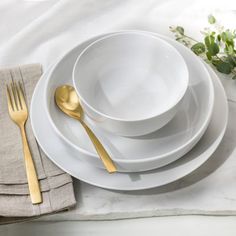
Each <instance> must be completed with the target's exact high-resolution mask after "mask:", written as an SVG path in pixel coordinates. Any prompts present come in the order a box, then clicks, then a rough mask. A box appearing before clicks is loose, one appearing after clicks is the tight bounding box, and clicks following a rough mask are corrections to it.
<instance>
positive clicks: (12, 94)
mask: <svg viewBox="0 0 236 236" xmlns="http://www.w3.org/2000/svg"><path fill="white" fill-rule="evenodd" d="M9 94H10V96H11V104H12V108H13V111H16V110H17V107H16V99H15V94H14V88H13V84H12V82H11V83H10V89H9Z"/></svg>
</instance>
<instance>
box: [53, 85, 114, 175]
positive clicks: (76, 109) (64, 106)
mask: <svg viewBox="0 0 236 236" xmlns="http://www.w3.org/2000/svg"><path fill="white" fill-rule="evenodd" d="M55 102H56V104H57V106H58V107H59V108H60V110H61V111H63V112H64V113H65V114H67V115H68V116H70V117H72V118H74V119H76V120H78V121H79V122H80V123H81V125H82V126H83V127H84V129H85V130H86V132H87V134H88V136H89V138H90V140H91V141H92V143H93V145H94V147H95V149H96V151H97V153H98V155H99V157H100V158H101V160H102V162H103V164H104V166H105V168H106V169H107V171H108V172H109V173H113V172H116V171H117V169H116V166H115V165H114V163H113V161H112V159H111V158H110V156H109V154H108V153H107V152H106V150H105V148H104V147H103V145H102V144H101V142H100V141H99V140H98V138H97V137H96V135H95V134H94V133H93V131H92V130H91V129H90V128H89V127H88V126H87V125H86V123H84V121H83V114H84V113H83V109H82V107H81V105H80V101H79V97H78V96H77V94H76V91H75V89H74V88H73V87H72V86H70V85H62V86H60V87H58V88H57V89H56V91H55Z"/></svg>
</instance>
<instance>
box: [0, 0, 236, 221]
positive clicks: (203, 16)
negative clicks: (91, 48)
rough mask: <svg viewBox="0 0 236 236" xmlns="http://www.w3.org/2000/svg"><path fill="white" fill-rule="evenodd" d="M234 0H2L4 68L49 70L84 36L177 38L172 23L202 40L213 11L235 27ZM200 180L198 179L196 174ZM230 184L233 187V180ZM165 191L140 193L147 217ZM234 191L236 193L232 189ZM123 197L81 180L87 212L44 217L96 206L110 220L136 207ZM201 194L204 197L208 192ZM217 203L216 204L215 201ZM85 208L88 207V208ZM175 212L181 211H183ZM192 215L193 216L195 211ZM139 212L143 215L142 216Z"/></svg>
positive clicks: (231, 207) (216, 175) (211, 177)
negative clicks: (119, 33) (129, 33)
mask: <svg viewBox="0 0 236 236" xmlns="http://www.w3.org/2000/svg"><path fill="white" fill-rule="evenodd" d="M234 2H235V1H203V0H192V1H187V0H179V1H177V0H176V1H175V0H145V1H142V0H125V1H121V0H61V1H58V0H25V1H23V0H1V1H0V17H1V21H0V32H1V37H0V66H11V65H18V64H25V63H32V62H37V63H38V62H40V63H42V64H43V67H44V70H46V69H47V68H48V67H49V66H50V65H51V64H52V63H54V62H55V61H56V60H57V59H58V58H59V57H60V56H62V55H63V54H64V53H65V52H66V51H68V50H69V49H71V48H72V47H74V46H75V45H76V44H78V43H80V42H82V41H83V40H85V39H87V38H89V37H91V36H94V35H97V34H101V33H105V32H109V31H115V30H121V29H141V30H150V31H153V32H158V33H162V34H164V35H167V36H170V37H173V35H172V34H171V33H170V32H169V29H168V27H169V26H170V25H183V26H184V28H185V30H186V32H187V33H188V34H190V35H192V36H193V37H195V38H197V39H200V38H201V34H200V33H199V30H200V29H202V28H203V27H204V26H206V25H207V15H208V14H209V13H213V14H214V15H215V16H216V17H217V18H218V19H219V20H220V22H221V23H222V24H223V25H226V26H229V27H234V28H235V22H236V12H235V11H231V9H233V8H234V9H235V7H234V5H236V3H234ZM213 9H214V10H213ZM219 9H221V10H219ZM222 9H223V10H222ZM222 82H223V85H224V87H225V89H226V93H227V96H228V98H229V100H231V101H236V92H235V91H236V82H234V81H231V80H230V79H229V78H223V79H222ZM230 109H231V119H233V117H235V116H236V105H235V104H234V102H230ZM234 114H235V115H234ZM232 124H233V122H232ZM231 128H232V132H233V131H234V132H235V129H234V127H233V126H232V127H230V129H231ZM235 141H236V140H235V139H234V138H232V137H231V136H229V137H228V136H227V137H226V139H225V143H223V144H222V147H223V149H221V151H218V154H216V155H222V156H225V155H227V158H228V157H231V158H233V157H234V156H235V150H234V149H235V148H234V143H236V142H235ZM228 143H229V144H230V146H229V147H228V146H227V145H228ZM227 158H226V159H227ZM222 164H223V163H222ZM225 164H227V162H225ZM231 164H232V163H231ZM231 164H230V165H229V166H228V170H229V171H231V173H232V175H231V177H230V179H229V180H228V181H232V180H233V179H234V178H235V177H236V176H235V175H236V171H234V169H233V167H234V166H232V165H231ZM235 166H236V163H235ZM220 171H221V164H220V165H219V168H218V167H217V171H215V172H214V171H212V173H209V174H208V175H207V177H205V178H203V180H204V181H206V182H211V183H214V181H216V182H215V183H218V182H219V183H220V181H221V174H222V173H220ZM234 172H235V174H234ZM196 179H198V176H197V173H196ZM235 179H236V178H235ZM203 180H201V179H199V180H198V181H196V182H194V183H192V184H190V185H188V186H187V187H183V188H182V189H181V191H184V194H183V192H182V193H180V194H179V197H180V198H181V196H184V195H185V194H193V193H194V191H203V192H204V189H202V188H203V185H201V181H203ZM225 181H227V180H225ZM209 186H212V189H213V191H212V196H208V197H209V198H212V199H213V200H214V191H216V190H217V184H215V185H214V184H213V185H212V184H211V185H209ZM222 186H223V183H222ZM228 188H229V186H227V191H228V190H229V189H228ZM231 188H232V189H233V188H234V183H233V182H232V184H231ZM174 189H175V190H174V191H177V192H178V191H179V190H178V189H177V188H174ZM162 191H163V190H152V191H148V192H147V194H146V193H145V194H140V195H139V198H143V205H142V206H137V207H139V210H141V211H142V216H145V214H146V216H152V215H159V214H158V212H159V211H158V209H160V207H161V206H162V205H161V203H162V200H161V199H162V197H163V196H164V198H165V197H167V198H169V199H170V202H171V201H173V199H171V191H172V190H171V191H170V192H169V193H167V194H165V191H164V192H162ZM224 191H225V189H224V190H222V199H224V203H227V204H226V205H225V211H224V212H223V211H221V213H222V214H228V213H229V214H235V213H236V207H235V206H236V204H235V200H236V196H231V195H230V193H231V192H230V191H228V192H227V194H225V192H224ZM90 193H93V194H96V197H97V198H103V200H102V201H100V203H99V204H100V205H96V204H95V203H93V201H92V198H91V195H89V194H90ZM228 193H229V194H228ZM232 193H234V192H233V191H232ZM119 194H122V193H119ZM119 194H118V195H119ZM107 195H109V197H112V196H114V202H113V203H106V196H107ZM118 195H117V193H114V192H109V191H107V190H102V189H96V191H95V190H94V188H91V186H89V185H87V184H84V183H82V184H81V186H80V189H79V190H78V193H77V197H78V200H79V201H81V199H82V200H83V201H81V208H80V209H82V210H83V209H84V212H83V214H82V215H81V214H80V213H81V212H82V211H81V210H80V211H77V212H76V211H74V212H75V214H74V215H73V213H70V212H69V213H66V214H64V215H63V217H62V216H60V215H57V216H53V217H49V218H45V220H48V219H50V220H52V219H54V220H56V219H58V220H64V219H67V220H76V219H78V220H79V219H88V218H89V219H90V218H93V216H92V215H91V212H92V211H91V210H92V209H94V207H99V208H98V209H97V211H98V212H99V213H101V214H103V213H104V214H103V217H102V218H104V216H105V218H107V219H109V217H110V215H109V211H108V210H109V209H113V210H114V208H115V211H116V212H118V213H119V209H120V208H122V207H123V208H124V207H125V206H126V207H127V206H130V204H131V205H132V202H134V200H135V198H136V197H135V195H132V194H130V195H127V201H125V202H120V201H118V202H117V204H115V201H116V200H117V198H116V197H117V196H118ZM157 195H158V196H159V197H158V198H157V197H156V196H157ZM177 195H178V193H177ZM202 196H203V197H204V200H205V197H206V196H204V195H202ZM192 197H193V198H194V197H195V196H194V195H193V196H192ZM118 199H119V198H118ZM218 200H220V199H218ZM156 201H160V202H159V204H157V205H156V206H157V208H156V209H152V207H153V204H154V203H155V202H156ZM219 202H220V201H219ZM102 203H104V204H105V203H106V204H108V205H109V206H108V207H107V206H106V207H103V206H104V205H102ZM94 204H95V205H94ZM106 204H105V205H106ZM151 204H152V205H151ZM212 204H216V203H214V201H212ZM86 206H89V207H88V208H86ZM109 207H110V208H109ZM158 207H159V208H158ZM170 207H171V205H170ZM202 207H203V209H202V211H200V212H198V211H196V212H195V213H200V214H204V213H207V209H208V208H209V207H211V206H209V205H206V206H204V205H202ZM217 207H219V205H217V206H216V208H217ZM128 209H129V207H127V211H128ZM211 209H212V208H211ZM152 210H153V211H152ZM190 210H193V209H190ZM86 212H87V215H86ZM113 212H114V211H113ZM127 213H130V212H127ZM167 213H168V212H167ZM176 213H178V209H177V212H176ZM189 213H190V214H191V212H190V211H189ZM193 213H194V212H193ZM216 213H217V210H216ZM211 214H214V212H211ZM98 215H99V214H98ZM167 215H168V214H167ZM100 216H101V215H100ZM100 216H98V218H99V217H100ZM118 216H119V214H118ZM127 216H129V214H127ZM134 216H135V217H138V215H134ZM111 217H112V218H117V215H116V216H115V215H111ZM130 217H132V215H130ZM95 218H96V217H95ZM98 218H97V219H98ZM118 218H119V217H118Z"/></svg>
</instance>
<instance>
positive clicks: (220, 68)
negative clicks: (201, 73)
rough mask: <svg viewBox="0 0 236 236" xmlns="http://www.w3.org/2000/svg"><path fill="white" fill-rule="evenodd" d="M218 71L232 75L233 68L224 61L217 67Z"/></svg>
mask: <svg viewBox="0 0 236 236" xmlns="http://www.w3.org/2000/svg"><path fill="white" fill-rule="evenodd" d="M216 69H217V70H218V71H219V72H221V73H224V74H230V73H231V70H232V67H231V65H230V64H229V63H227V62H224V61H219V62H218V64H217V65H216Z"/></svg>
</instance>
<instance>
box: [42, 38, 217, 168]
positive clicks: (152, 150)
mask: <svg viewBox="0 0 236 236" xmlns="http://www.w3.org/2000/svg"><path fill="white" fill-rule="evenodd" d="M165 39H166V40H168V42H169V43H171V44H172V45H174V46H175V47H176V48H177V49H178V50H180V52H181V54H182V55H183V57H184V58H185V60H186V63H187V64H188V68H189V73H190V81H189V87H188V90H187V93H186V95H185V98H184V101H183V103H182V105H181V106H180V108H179V111H178V112H177V114H176V116H175V117H174V118H173V119H172V121H171V122H169V124H167V125H166V126H165V127H163V128H162V129H160V130H159V131H158V132H154V133H152V134H149V135H146V136H142V137H138V138H137V137H136V138H128V137H121V136H116V135H112V134H111V133H108V132H103V131H101V130H99V129H98V128H97V127H96V125H94V124H92V122H91V120H89V119H88V122H90V124H91V125H90V126H91V127H92V128H93V129H94V130H95V132H96V134H97V135H98V136H99V138H100V139H101V141H102V142H103V144H104V146H105V147H106V149H107V150H108V151H109V153H110V154H111V157H112V159H113V160H114V161H115V163H116V165H117V166H118V170H119V171H123V172H125V171H128V172H129V171H133V172H136V171H145V170H150V169H155V168H157V167H160V166H163V165H166V164H168V163H170V162H172V161H175V160H176V159H178V158H180V157H181V156H183V155H184V154H185V153H186V152H188V151H189V150H190V149H191V148H192V147H193V146H194V145H195V144H196V143H197V142H198V140H199V139H200V138H201V136H202V135H203V133H204V131H205V129H206V128H207V125H208V122H209V120H210V117H211V113H212V107H213V94H214V92H213V88H212V82H211V79H210V77H209V74H208V72H207V71H206V68H205V67H204V65H203V64H202V63H201V61H200V60H199V59H198V58H197V57H196V56H195V55H193V54H192V53H191V51H190V50H187V49H186V48H185V47H184V46H182V45H180V44H179V43H177V42H176V41H173V40H171V39H168V38H165ZM92 41H94V39H91V40H90V41H86V42H84V43H83V44H81V45H79V46H78V47H76V48H75V49H73V50H72V51H71V52H69V53H67V54H66V55H65V56H64V57H63V58H62V59H61V60H60V61H59V62H58V63H57V64H56V65H55V67H54V68H53V70H52V71H51V72H50V75H49V76H48V78H46V82H45V88H46V89H45V91H44V94H43V97H42V99H43V102H44V103H45V106H46V113H47V115H48V118H49V120H50V121H51V123H52V125H53V127H54V129H55V131H56V132H57V133H58V135H59V136H60V137H61V138H62V139H63V140H65V141H66V142H67V143H68V144H69V145H70V146H72V147H73V148H75V149H77V150H78V151H79V152H80V153H81V152H82V153H84V154H86V155H87V158H86V159H85V160H86V161H88V162H89V163H91V164H92V165H95V166H97V167H101V168H103V165H102V163H101V161H100V159H99V157H98V156H97V153H96V151H95V150H94V147H93V145H92V144H91V142H90V140H89V139H88V137H87V135H86V133H85V131H84V129H83V128H82V127H81V126H80V124H79V123H78V122H77V121H75V120H73V119H71V118H69V117H67V116H65V115H64V114H63V113H62V112H61V111H59V109H58V108H57V107H56V106H55V103H54V97H53V94H54V91H55V89H56V87H57V86H60V85H62V84H68V83H69V84H72V80H71V71H72V68H73V65H74V61H75V60H76V57H77V55H78V53H79V52H81V51H82V50H83V49H84V48H85V47H86V46H87V45H89V44H90V43H91V42H92ZM79 157H80V155H79V156H78V158H79Z"/></svg>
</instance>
